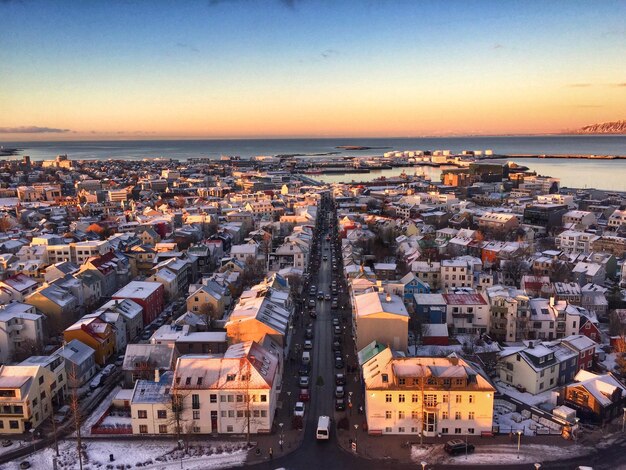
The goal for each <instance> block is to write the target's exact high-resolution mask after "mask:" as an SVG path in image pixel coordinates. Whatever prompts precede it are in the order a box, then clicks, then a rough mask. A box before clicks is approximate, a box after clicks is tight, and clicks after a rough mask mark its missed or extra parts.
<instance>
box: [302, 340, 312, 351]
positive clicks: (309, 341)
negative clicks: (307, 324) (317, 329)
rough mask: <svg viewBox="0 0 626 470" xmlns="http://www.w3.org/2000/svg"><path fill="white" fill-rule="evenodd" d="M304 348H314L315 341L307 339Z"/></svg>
mask: <svg viewBox="0 0 626 470" xmlns="http://www.w3.org/2000/svg"><path fill="white" fill-rule="evenodd" d="M304 349H313V341H311V340H310V339H307V340H306V341H305V342H304Z"/></svg>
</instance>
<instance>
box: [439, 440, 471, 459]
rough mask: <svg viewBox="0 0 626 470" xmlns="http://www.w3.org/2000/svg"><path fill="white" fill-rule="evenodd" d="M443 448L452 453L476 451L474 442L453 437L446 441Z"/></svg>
mask: <svg viewBox="0 0 626 470" xmlns="http://www.w3.org/2000/svg"><path fill="white" fill-rule="evenodd" d="M443 450H445V451H446V452H447V453H448V454H450V455H459V454H465V453H466V452H467V453H468V454H471V453H472V452H474V444H466V443H465V441H462V440H461V439H453V440H451V441H448V442H446V444H445V445H444V446H443Z"/></svg>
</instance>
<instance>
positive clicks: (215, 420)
mask: <svg viewBox="0 0 626 470" xmlns="http://www.w3.org/2000/svg"><path fill="white" fill-rule="evenodd" d="M155 379H158V380H154V381H146V380H138V381H137V382H136V384H135V388H134V391H133V398H132V401H131V417H132V427H133V434H173V433H175V432H176V426H177V425H180V426H181V428H182V429H181V431H182V432H187V433H196V434H215V433H217V434H244V433H246V432H250V433H251V434H264V433H270V432H271V430H272V423H273V420H274V414H275V411H276V405H277V398H278V390H279V387H280V382H281V375H280V355H279V353H278V352H277V351H270V350H268V349H266V348H265V347H264V346H261V345H260V344H257V343H255V342H253V341H247V342H245V343H238V344H235V345H233V346H231V347H230V348H228V350H227V351H226V353H225V354H223V355H219V354H215V355H185V356H181V357H180V358H178V361H177V363H176V368H175V371H174V374H173V376H172V377H171V381H170V376H169V374H168V375H164V376H163V377H159V376H158V375H157V377H155ZM172 403H174V406H172Z"/></svg>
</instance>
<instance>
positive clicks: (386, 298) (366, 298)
mask: <svg viewBox="0 0 626 470" xmlns="http://www.w3.org/2000/svg"><path fill="white" fill-rule="evenodd" d="M354 300H355V302H356V306H355V310H356V315H357V316H358V317H366V316H368V315H376V314H379V313H391V314H393V315H398V316H402V317H408V316H409V314H408V312H407V311H406V307H405V306H404V302H402V299H401V298H400V297H399V296H397V295H390V294H383V293H378V292H369V293H367V294H361V295H357V296H355V297H354Z"/></svg>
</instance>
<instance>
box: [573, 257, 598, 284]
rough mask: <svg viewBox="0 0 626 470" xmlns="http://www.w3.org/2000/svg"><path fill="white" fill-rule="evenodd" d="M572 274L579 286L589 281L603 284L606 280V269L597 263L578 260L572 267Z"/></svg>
mask: <svg viewBox="0 0 626 470" xmlns="http://www.w3.org/2000/svg"><path fill="white" fill-rule="evenodd" d="M572 275H573V276H574V278H575V279H576V281H577V282H578V284H580V285H581V286H584V285H585V284H589V283H591V284H604V281H605V280H606V269H605V267H604V266H603V265H602V264H599V263H587V262H584V261H580V262H578V263H576V266H574V269H572Z"/></svg>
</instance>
